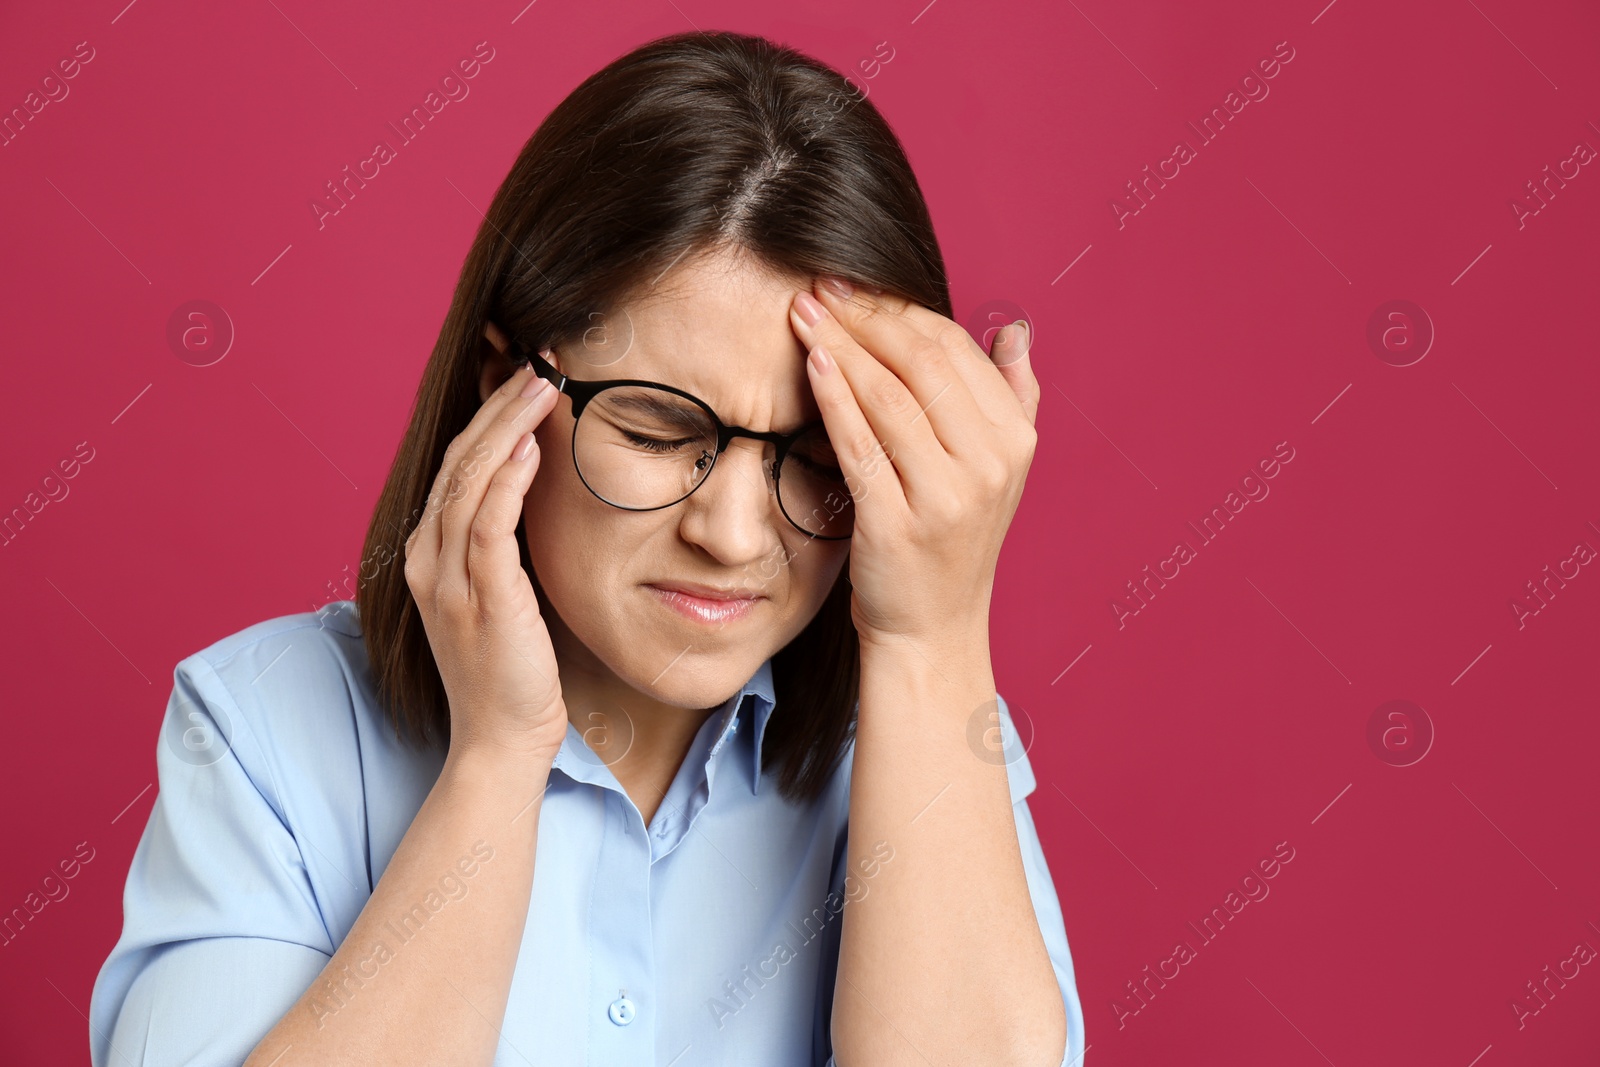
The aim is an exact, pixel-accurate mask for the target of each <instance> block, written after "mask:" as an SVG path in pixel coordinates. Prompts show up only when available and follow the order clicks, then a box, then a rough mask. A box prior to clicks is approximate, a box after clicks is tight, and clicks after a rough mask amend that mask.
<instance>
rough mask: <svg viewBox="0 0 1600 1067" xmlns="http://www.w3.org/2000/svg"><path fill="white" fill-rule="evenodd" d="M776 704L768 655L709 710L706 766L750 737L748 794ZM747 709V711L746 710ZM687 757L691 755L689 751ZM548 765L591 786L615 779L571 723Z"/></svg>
mask: <svg viewBox="0 0 1600 1067" xmlns="http://www.w3.org/2000/svg"><path fill="white" fill-rule="evenodd" d="M776 704H777V692H776V689H775V687H774V686H773V681H772V659H771V657H768V658H767V659H766V660H765V661H764V662H763V663H762V664H761V666H760V667H758V668H756V672H755V674H753V675H752V676H751V677H750V680H749V681H747V682H745V684H744V685H743V686H741V687H740V689H739V691H738V692H737V693H735V694H733V696H731V697H729V698H728V699H727V700H725V701H723V702H722V706H721V707H719V708H718V709H717V710H716V711H714V712H712V715H711V717H712V719H714V720H716V722H717V726H716V734H715V737H716V740H715V741H713V742H712V745H711V751H710V752H709V753H708V754H707V756H706V763H707V765H708V767H709V765H710V763H711V762H712V760H713V759H715V757H716V755H717V754H718V753H719V752H721V751H722V749H723V748H724V747H725V746H727V745H728V744H730V743H731V741H730V739H731V738H733V737H736V736H740V735H744V736H749V737H750V738H751V743H750V747H751V750H752V751H751V761H752V763H751V771H750V792H751V794H752V795H754V794H758V793H759V792H760V791H761V771H762V766H761V740H762V738H763V736H765V734H766V730H767V722H768V721H769V720H770V719H771V718H772V711H773V708H774V707H775V706H776ZM747 708H749V709H750V710H749V711H748V712H747V711H746V709H747ZM689 758H693V752H692V751H691V753H690V756H689ZM552 768H553V769H556V770H561V771H564V772H566V774H567V775H569V776H570V777H572V778H574V779H576V780H577V781H580V782H588V783H591V784H594V785H599V784H602V783H603V782H604V781H605V780H606V779H610V780H611V781H613V782H614V781H615V778H614V776H612V775H611V772H610V768H608V767H606V766H605V764H604V763H602V762H601V761H600V758H599V757H598V756H596V755H595V753H594V750H593V749H591V748H590V747H589V745H588V743H587V742H585V741H584V739H583V735H582V734H580V733H579V732H578V728H577V727H576V726H574V725H572V724H571V723H568V724H567V737H566V739H565V740H564V741H562V743H561V749H560V751H558V752H557V753H556V758H555V762H554V763H553V764H552Z"/></svg>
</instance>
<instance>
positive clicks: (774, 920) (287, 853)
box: [89, 601, 1084, 1067]
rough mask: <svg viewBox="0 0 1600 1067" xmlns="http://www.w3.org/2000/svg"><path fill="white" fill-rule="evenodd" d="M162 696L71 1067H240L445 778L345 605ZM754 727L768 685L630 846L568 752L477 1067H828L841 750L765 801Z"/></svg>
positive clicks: (597, 783)
mask: <svg viewBox="0 0 1600 1067" xmlns="http://www.w3.org/2000/svg"><path fill="white" fill-rule="evenodd" d="M174 680H175V685H174V688H173V693H172V697H171V699H170V701H169V702H168V705H167V709H166V714H165V717H164V720H163V723H162V729H161V737H160V739H159V742H158V744H157V746H156V768H157V772H158V776H159V783H160V793H159V796H158V797H157V798H156V801H155V804H154V807H153V808H152V810H151V812H150V819H149V822H148V823H147V824H146V826H145V828H144V833H143V835H142V836H141V837H140V839H139V845H138V848H137V849H136V851H135V852H134V856H133V862H132V866H131V868H130V869H129V871H128V881H127V887H126V890H125V892H124V895H123V928H122V936H121V937H120V938H119V940H118V941H117V943H116V946H115V947H114V948H113V949H112V951H111V954H110V956H109V957H108V958H107V960H106V961H105V964H104V965H103V966H102V967H101V969H100V973H99V976H98V978H97V979H96V981H95V986H94V994H93V998H92V1000H91V1003H90V1008H89V1027H90V1048H91V1058H92V1061H93V1067H118V1065H120V1067H132V1065H135V1064H142V1065H150V1067H168V1065H176V1064H205V1065H221V1064H239V1063H242V1062H243V1060H244V1059H245V1057H246V1056H247V1055H249V1053H250V1050H251V1049H252V1048H254V1047H255V1045H256V1043H257V1042H259V1041H260V1040H261V1038H262V1037H263V1036H264V1035H265V1034H266V1033H267V1031H268V1030H270V1029H272V1027H273V1026H274V1025H275V1024H276V1023H277V1022H278V1020H279V1019H280V1018H282V1017H283V1015H284V1014H285V1013H286V1012H287V1011H288V1010H289V1009H290V1007H292V1006H293V1005H294V1004H295V1002H296V1001H297V1000H299V998H300V996H301V994H303V993H304V992H305V991H306V989H307V988H308V987H309V986H311V984H312V982H313V980H315V979H316V978H317V976H318V975H319V974H320V973H321V971H322V969H323V967H324V966H325V965H326V964H327V962H328V960H329V958H330V957H331V956H332V955H333V953H334V951H335V949H336V948H337V947H338V946H339V945H340V943H341V942H342V941H343V940H344V938H345V936H346V935H347V934H348V933H349V931H350V928H351V927H352V926H353V925H354V924H355V921H356V917H357V916H358V915H359V914H360V913H361V910H362V907H363V906H364V905H365V904H366V903H367V900H368V898H369V897H370V896H371V894H372V890H373V887H374V886H375V885H376V884H377V881H378V879H379V878H380V877H381V876H382V874H383V871H384V868H385V867H386V866H387V865H388V863H389V860H390V857H392V856H393V855H394V852H395V849H396V848H397V847H398V845H399V843H400V839H401V838H402V837H403V836H404V835H405V833H406V830H407V828H408V827H409V826H410V825H411V822H412V820H413V819H414V818H415V816H416V814H417V811H418V809H419V808H420V807H421V806H422V802H423V800H424V799H425V798H426V797H427V795H428V792H429V790H430V789H431V788H432V787H433V784H434V782H435V780H436V779H437V777H438V775H439V771H440V768H441V767H442V766H443V763H444V754H443V753H442V752H425V751H421V750H418V749H415V748H412V747H410V746H409V745H406V744H404V743H402V742H401V741H399V740H397V739H396V737H395V734H394V729H393V727H392V726H391V725H390V723H389V720H388V719H387V718H386V717H385V715H384V714H383V712H382V711H381V709H380V707H379V706H378V703H377V700H376V697H375V695H374V690H373V684H372V679H371V677H370V675H369V673H368V667H367V658H366V652H365V648H364V646H363V644H362V639H361V630H360V620H359V618H358V617H357V614H356V607H355V604H354V602H352V601H337V602H335V603H333V604H330V605H327V606H326V607H324V608H323V609H322V610H321V611H318V612H305V613H302V614H298V615H288V616H284V617H281V618H276V619H270V620H267V621H265V622H261V623H258V624H256V625H254V626H251V627H249V628H247V629H245V630H242V631H240V632H238V633H236V634H233V635H232V636H229V637H226V638H224V639H223V640H221V641H219V642H217V643H216V644H214V645H212V646H211V647H209V648H206V649H204V650H202V651H200V652H198V653H195V654H194V655H192V656H189V657H188V658H186V659H184V660H183V661H182V662H180V663H179V664H178V666H177V670H176V671H175V672H174ZM773 701H774V690H773V682H772V661H771V660H768V661H767V662H766V663H764V664H763V665H762V666H761V668H760V669H759V670H758V671H757V672H756V674H755V676H754V677H753V678H751V679H750V681H749V682H748V683H747V684H746V685H745V686H744V688H743V689H742V690H741V691H740V692H739V693H737V694H735V695H734V696H733V697H731V698H730V699H729V700H728V701H727V702H726V703H725V704H723V705H722V707H721V708H719V709H718V710H717V711H716V712H715V713H714V714H712V715H711V716H710V718H708V719H707V720H706V722H705V724H704V725H703V726H702V727H701V729H700V731H699V733H698V734H697V735H696V737H695V740H694V744H693V746H692V747H691V749H690V750H689V754H688V756H687V757H686V758H685V759H684V761H683V764H682V766H680V767H679V769H678V771H677V774H676V776H675V777H674V778H673V780H672V784H671V786H670V788H669V789H668V791H667V794H666V798H665V799H664V800H663V801H662V803H661V806H660V808H659V809H658V810H657V812H656V814H655V817H654V819H653V820H652V822H651V824H650V825H649V826H648V827H647V826H646V825H645V824H644V820H643V818H642V817H641V815H640V813H639V810H638V808H637V807H636V806H635V805H634V804H633V802H632V800H630V799H629V797H628V795H627V794H626V793H625V792H624V790H623V789H622V786H621V785H620V784H619V783H618V781H617V779H616V776H615V775H613V774H612V772H611V769H610V768H609V767H608V766H607V765H606V764H605V763H603V762H602V761H601V760H600V759H599V757H598V756H596V755H595V753H594V751H593V749H591V748H590V747H589V746H588V745H587V744H586V743H585V741H584V739H583V736H582V734H580V733H579V731H578V729H577V727H576V726H573V725H571V724H569V725H568V727H567V737H566V740H565V741H564V742H563V743H562V746H561V751H560V752H559V754H558V755H557V756H556V759H555V762H554V765H553V769H552V770H551V773H550V780H549V788H548V791H547V792H546V794H545V798H544V804H543V807H542V809H541V811H540V814H539V844H538V859H537V863H536V864H535V866H534V880H533V891H532V897H531V899H530V901H529V905H528V916H527V923H526V928H525V932H524V934H523V938H522V944H521V947H520V949H519V954H518V957H517V964H516V969H515V974H514V976H513V979H512V982H511V990H510V997H509V1001H508V1005H507V1008H506V1014H505V1022H504V1025H503V1027H502V1029H501V1034H502V1039H501V1041H500V1044H499V1047H498V1049H497V1050H496V1055H495V1058H494V1064H495V1067H513V1065H521V1067H526V1065H528V1064H535V1065H538V1067H544V1065H545V1064H560V1065H572V1064H604V1065H608V1067H609V1065H635V1064H637V1065H648V1064H661V1065H667V1064H670V1065H672V1067H698V1065H703V1064H729V1065H737V1067H752V1065H760V1067H834V1061H833V1057H832V1046H831V1042H830V1040H829V1027H828V1023H829V1018H830V1015H831V1011H832V1001H833V986H834V981H835V978H836V975H837V968H838V957H839V932H840V929H841V926H842V922H843V918H842V917H843V914H844V912H843V908H844V907H845V906H846V904H845V901H846V900H847V899H856V898H859V896H860V895H861V894H862V892H863V891H865V892H870V891H871V882H870V878H863V876H862V875H861V874H860V873H859V872H858V871H850V872H849V874H850V877H849V879H848V880H847V879H846V877H845V876H846V864H845V859H846V849H845V840H846V830H847V828H848V816H849V810H850V770H851V767H852V765H853V757H854V747H853V745H852V747H851V748H849V749H848V750H847V752H846V754H845V757H844V759H843V760H842V761H841V763H840V764H839V766H838V768H837V769H836V771H835V773H834V775H833V777H832V779H831V781H830V782H829V784H828V788H827V790H826V792H825V793H823V795H822V796H821V798H820V799H819V800H817V801H816V802H814V803H812V804H808V805H797V804H794V803H792V802H790V801H788V800H786V799H784V798H783V797H782V796H781V795H780V794H779V792H778V789H777V785H776V779H775V778H773V777H771V776H768V777H767V778H765V779H763V777H762V766H761V756H760V752H761V744H760V741H761V736H762V732H763V730H764V729H765V727H766V725H767V720H768V719H769V718H770V717H771V715H772V714H773V711H774V706H773ZM1000 708H1001V729H1002V737H1003V739H1004V740H1005V742H1006V743H1005V747H1004V749H1003V753H1004V758H1005V759H1006V760H1007V761H1008V762H1007V775H1008V779H1009V781H1010V785H1011V800H1012V804H1013V809H1014V811H1015V813H1016V827H1017V837H1018V839H1019V841H1020V842H1021V846H1022V857H1023V863H1024V868H1025V870H1026V872H1027V881H1028V889H1029V892H1030V893H1031V894H1032V899H1033V906H1034V911H1035V914H1036V916H1037V918H1038V921H1039V927H1040V930H1041V931H1042V932H1043V934H1044V943H1045V946H1046V948H1048V950H1049V953H1050V959H1051V962H1052V963H1053V964H1054V967H1055V976H1056V981H1057V983H1058V984H1059V986H1060V990H1061V997H1062V1001H1063V1003H1064V1004H1065V1006H1066V1009H1067V1047H1066V1049H1065V1050H1064V1054H1063V1057H1062V1063H1063V1064H1070V1065H1071V1067H1079V1065H1080V1064H1081V1063H1082V1056H1083V1050H1084V1033H1083V1011H1082V1009H1081V1007H1080V1006H1079V1002H1078V994H1077V989H1076V986H1075V984H1074V979H1073V970H1072V956H1071V954H1070V953H1069V951H1068V948H1067V937H1066V931H1065V928H1064V925H1063V922H1062V917H1061V907H1060V904H1059V902H1058V900H1057V897H1056V892H1055V888H1054V886H1053V884H1052V882H1051V878H1050V871H1049V869H1048V867H1047V866H1046V864H1045V858H1044V854H1043V852H1042V851H1041V849H1040V847H1039V836H1038V833H1037V831H1036V830H1035V829H1034V824H1033V817H1032V815H1031V814H1030V813H1029V811H1028V805H1027V802H1026V800H1025V799H1024V798H1025V797H1026V796H1027V795H1028V794H1029V793H1030V792H1032V791H1033V789H1034V788H1035V781H1034V775H1033V770H1032V767H1031V766H1030V765H1029V762H1028V758H1027V755H1026V754H1025V753H1024V752H1023V750H1022V747H1021V744H1020V742H1019V741H1018V738H1017V734H1016V731H1015V728H1014V727H1013V726H1012V724H1011V716H1010V711H1009V709H1007V708H1006V706H1005V702H1004V700H1003V698H1002V699H1001V701H1000ZM490 847H491V848H492V843H491V844H490ZM479 862H493V860H492V859H485V858H484V856H483V855H482V854H481V852H480V854H479V855H477V856H472V855H466V854H464V855H463V857H462V860H461V862H459V863H458V864H457V868H459V869H458V870H449V871H442V872H441V877H440V882H439V891H438V893H436V894H430V896H429V897H428V898H427V900H425V901H420V902H418V903H419V904H420V905H424V906H423V907H419V908H418V909H414V911H413V912H412V913H408V915H409V918H403V917H401V916H396V917H395V918H394V919H393V920H391V922H390V924H389V926H388V927H386V929H388V930H390V931H391V932H392V934H393V938H392V943H391V944H389V945H388V946H387V948H388V950H389V951H390V952H392V953H398V952H403V951H404V947H403V945H404V941H405V940H408V939H409V938H410V937H412V936H422V934H424V933H425V924H426V921H427V918H428V915H429V914H431V913H432V912H436V911H437V910H439V909H441V908H444V907H449V906H450V902H451V900H452V899H459V898H460V896H461V895H462V894H464V893H466V892H470V890H471V875H470V873H468V872H469V871H470V872H472V873H475V872H476V871H477V870H478V866H477V864H478V863H479ZM889 862H892V859H891V860H889ZM367 955H368V954H365V953H364V954H363V956H364V957H366V956H367ZM382 962H384V960H383V959H382V957H376V958H374V959H373V961H372V962H371V963H369V964H368V965H367V967H366V968H365V969H362V968H360V967H352V969H351V972H350V974H349V976H348V977H346V978H345V979H344V980H343V981H342V983H341V986H342V989H343V993H342V995H343V996H345V997H347V998H354V997H359V996H361V995H362V988H361V987H362V985H363V983H364V979H363V975H365V977H366V978H372V977H374V976H375V975H376V974H377V973H378V971H377V970H376V968H378V967H380V966H381V965H382ZM369 995H370V994H369ZM337 1006H338V1005H337V1001H336V1000H335V999H334V998H332V997H329V998H327V999H326V1000H325V1001H324V1007H325V1008H326V1009H327V1010H335V1009H336V1008H337ZM935 1051H936V1050H927V1052H928V1054H929V1055H930V1056H932V1055H933V1054H934V1053H935Z"/></svg>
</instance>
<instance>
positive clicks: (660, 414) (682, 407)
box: [606, 389, 823, 435]
mask: <svg viewBox="0 0 1600 1067" xmlns="http://www.w3.org/2000/svg"><path fill="white" fill-rule="evenodd" d="M606 392H607V393H609V394H612V395H610V396H608V397H607V403H610V404H614V405H616V406H617V407H622V408H628V409H630V410H632V411H634V412H637V413H639V414H642V415H646V416H651V417H655V418H659V419H662V420H663V421H665V422H667V423H669V424H671V425H673V426H681V427H682V428H684V429H685V430H699V429H700V424H699V422H698V416H699V415H700V414H702V410H701V408H700V407H699V406H698V405H696V404H694V403H692V402H691V401H689V400H676V401H674V400H667V399H666V398H664V397H662V396H659V395H655V394H653V393H649V392H628V391H625V390H622V389H608V390H606ZM702 402H703V401H702ZM713 410H714V409H713ZM717 417H718V418H719V419H720V418H721V417H722V416H720V415H719V416H717ZM822 423H823V420H822V419H820V418H818V419H812V420H810V421H807V422H802V423H800V424H799V425H798V426H793V427H790V428H789V429H786V430H774V431H772V432H774V433H780V434H790V435H792V434H796V433H799V432H800V431H801V430H804V429H807V428H809V427H811V426H819V425H822Z"/></svg>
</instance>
